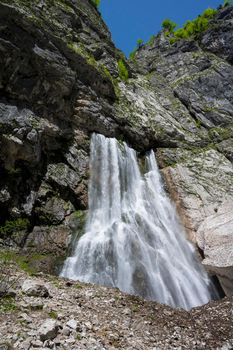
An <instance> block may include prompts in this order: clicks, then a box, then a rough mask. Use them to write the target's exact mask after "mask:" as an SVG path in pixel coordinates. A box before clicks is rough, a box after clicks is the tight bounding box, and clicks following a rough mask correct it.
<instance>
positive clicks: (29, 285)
mask: <svg viewBox="0 0 233 350" xmlns="http://www.w3.org/2000/svg"><path fill="white" fill-rule="evenodd" d="M22 291H23V293H25V294H26V295H28V296H33V297H44V298H47V297H49V296H50V295H49V291H48V288H47V287H46V286H45V285H43V284H42V283H39V282H36V281H34V280H25V281H24V282H23V285H22Z"/></svg>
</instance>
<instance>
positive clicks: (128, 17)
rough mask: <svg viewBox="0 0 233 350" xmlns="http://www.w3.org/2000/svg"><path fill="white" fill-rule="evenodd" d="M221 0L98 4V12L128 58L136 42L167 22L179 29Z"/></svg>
mask: <svg viewBox="0 0 233 350" xmlns="http://www.w3.org/2000/svg"><path fill="white" fill-rule="evenodd" d="M221 3H223V1H222V0H160V1H158V0H101V5H100V12H101V13H102V17H103V19H104V20H105V22H106V23H107V25H108V27H109V29H110V31H111V33H112V39H113V41H114V43H115V45H116V46H117V47H118V48H119V49H121V50H122V51H123V52H124V53H125V54H126V55H127V56H128V54H129V53H130V52H131V51H132V50H133V49H134V47H135V46H136V42H137V39H139V38H140V39H143V40H144V41H147V40H148V39H149V38H150V36H151V35H152V34H156V33H157V32H158V31H159V30H160V28H161V22H162V21H163V20H164V19H165V18H170V19H172V20H173V21H175V22H176V23H177V24H178V25H179V26H182V25H183V24H184V22H186V21H187V20H188V19H193V18H195V17H197V16H198V15H199V14H201V12H203V11H204V10H205V9H206V8H207V7H213V8H216V7H217V6H218V5H219V4H221Z"/></svg>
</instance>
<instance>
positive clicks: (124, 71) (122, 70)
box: [118, 59, 129, 81]
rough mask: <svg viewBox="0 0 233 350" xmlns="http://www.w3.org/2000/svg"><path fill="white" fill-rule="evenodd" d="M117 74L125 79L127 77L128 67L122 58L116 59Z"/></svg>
mask: <svg viewBox="0 0 233 350" xmlns="http://www.w3.org/2000/svg"><path fill="white" fill-rule="evenodd" d="M118 70H119V76H120V78H121V79H122V80H124V81H127V80H128V78H129V72H128V69H127V67H126V65H125V63H124V61H123V60H122V59H120V60H119V61H118Z"/></svg>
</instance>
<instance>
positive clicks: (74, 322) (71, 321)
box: [66, 319, 78, 330]
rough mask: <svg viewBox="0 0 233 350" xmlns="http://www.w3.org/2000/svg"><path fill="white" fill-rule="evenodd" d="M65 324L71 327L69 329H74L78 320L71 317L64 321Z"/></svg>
mask: <svg viewBox="0 0 233 350" xmlns="http://www.w3.org/2000/svg"><path fill="white" fill-rule="evenodd" d="M66 326H67V327H69V328H71V329H74V330H76V329H77V327H78V322H77V321H76V320H75V319H72V320H69V321H68V322H67V323H66Z"/></svg>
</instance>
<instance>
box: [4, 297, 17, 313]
mask: <svg viewBox="0 0 233 350" xmlns="http://www.w3.org/2000/svg"><path fill="white" fill-rule="evenodd" d="M17 309H18V307H17V305H16V303H15V300H14V298H11V297H6V298H1V299H0V314H6V313H12V312H14V311H17Z"/></svg>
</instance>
